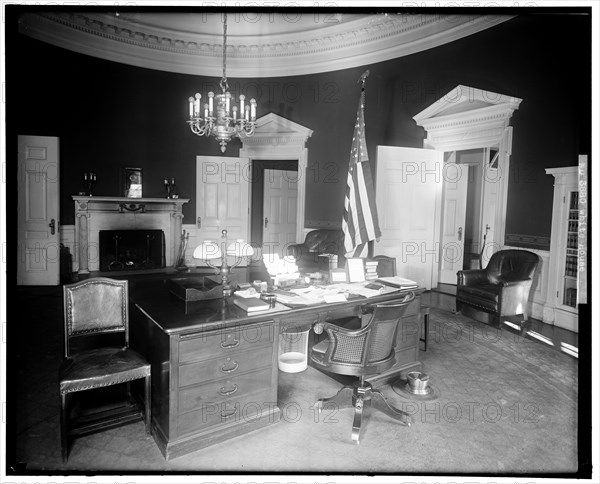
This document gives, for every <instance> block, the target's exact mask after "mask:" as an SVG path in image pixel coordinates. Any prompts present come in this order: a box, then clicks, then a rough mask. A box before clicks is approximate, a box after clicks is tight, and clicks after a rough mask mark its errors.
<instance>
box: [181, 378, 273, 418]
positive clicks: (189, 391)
mask: <svg viewBox="0 0 600 484" xmlns="http://www.w3.org/2000/svg"><path fill="white" fill-rule="evenodd" d="M272 373H273V370H272V369H271V368H264V369H262V370H258V371H253V372H250V373H245V374H243V375H237V376H234V377H231V378H227V379H225V380H218V381H213V382H210V383H206V384H204V385H198V386H193V387H187V388H183V389H181V390H179V405H178V411H179V413H185V412H189V411H190V410H194V409H197V408H201V407H202V405H207V404H213V403H219V402H223V401H226V400H231V399H235V398H242V397H244V396H245V395H248V394H250V393H252V392H254V391H256V389H258V388H269V387H270V386H271V377H272Z"/></svg>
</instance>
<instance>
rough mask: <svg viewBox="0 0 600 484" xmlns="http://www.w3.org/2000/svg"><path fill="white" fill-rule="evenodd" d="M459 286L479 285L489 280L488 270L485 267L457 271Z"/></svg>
mask: <svg viewBox="0 0 600 484" xmlns="http://www.w3.org/2000/svg"><path fill="white" fill-rule="evenodd" d="M456 276H457V279H458V285H459V286H477V285H479V284H487V283H488V282H489V279H488V276H487V272H486V271H485V270H484V269H468V270H465V271H458V272H457V273H456Z"/></svg>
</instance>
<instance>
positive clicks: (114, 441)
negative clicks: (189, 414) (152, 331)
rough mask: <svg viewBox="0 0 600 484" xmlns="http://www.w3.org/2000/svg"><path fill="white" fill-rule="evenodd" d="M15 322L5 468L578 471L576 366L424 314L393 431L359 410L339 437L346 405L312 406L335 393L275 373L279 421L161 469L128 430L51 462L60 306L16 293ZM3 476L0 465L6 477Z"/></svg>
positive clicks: (454, 318)
mask: <svg viewBox="0 0 600 484" xmlns="http://www.w3.org/2000/svg"><path fill="white" fill-rule="evenodd" d="M19 298H20V304H22V307H23V308H24V315H23V317H22V318H20V321H19V322H18V324H19V325H20V326H19V328H18V329H14V328H13V329H12V330H10V331H9V342H10V343H9V344H10V345H11V349H12V350H14V351H12V352H11V353H10V354H9V359H8V375H9V377H13V378H9V388H8V392H9V393H8V395H9V404H8V407H7V417H8V420H9V422H11V423H12V424H14V426H13V427H12V429H13V430H14V433H13V434H12V435H11V434H9V436H8V448H7V454H8V457H7V462H8V465H9V469H7V473H8V474H12V473H16V474H34V475H46V474H53V473H66V474H73V473H80V472H83V473H86V474H95V473H108V474H119V473H123V472H131V473H134V474H137V473H146V472H156V473H160V474H163V473H170V472H178V473H186V474H206V473H222V472H227V473H229V472H241V473H246V472H248V473H261V474H262V473H270V472H274V473H279V474H281V473H291V474H298V473H318V474H322V473H325V474H330V473H344V474H387V473H391V474H414V475H424V474H450V475H454V474H475V475H487V474H504V475H506V474H508V475H528V476H533V475H537V476H543V475H549V474H552V473H571V472H575V471H576V470H577V468H578V449H577V439H578V435H577V423H578V415H577V409H578V361H577V359H575V358H572V357H570V356H567V355H565V354H563V353H561V352H559V351H556V350H555V349H553V348H552V347H551V346H548V345H545V344H543V343H540V342H537V341H533V340H530V339H525V338H522V337H521V336H519V335H517V334H515V333H514V332H511V331H508V330H506V329H505V330H496V329H494V328H492V327H490V326H487V325H485V324H482V323H478V322H475V321H472V320H469V319H467V318H465V317H463V316H459V315H455V314H452V313H450V312H447V311H443V310H439V309H433V308H432V310H431V322H430V328H429V330H430V334H429V345H428V349H427V352H421V361H422V363H423V371H425V372H426V373H427V374H429V375H430V378H431V383H432V385H433V389H434V392H433V393H432V394H430V395H428V396H426V397H416V396H414V395H409V394H407V393H406V392H404V391H403V382H402V381H400V380H399V381H398V382H397V383H396V385H395V386H385V387H383V388H382V391H383V392H384V394H385V395H386V396H387V397H388V399H389V401H390V402H391V403H393V404H395V405H396V406H398V407H400V408H403V409H404V410H406V411H408V412H410V413H411V415H412V418H413V422H414V423H413V425H412V426H411V427H404V426H400V425H397V423H396V422H394V421H393V420H391V419H389V418H388V417H387V416H385V415H383V414H379V413H372V414H369V417H368V418H367V421H366V424H365V428H364V431H363V435H362V440H361V444H360V445H359V446H356V445H354V444H353V443H352V442H351V439H350V436H351V427H352V412H353V411H352V409H341V410H337V411H334V410H327V409H325V410H324V411H323V412H322V413H321V414H319V413H316V412H315V411H314V410H313V407H312V405H313V404H314V402H315V401H316V400H317V399H318V398H320V397H326V396H331V395H333V394H334V393H335V392H337V390H338V389H339V387H340V385H339V383H337V382H336V381H335V380H333V379H331V378H330V377H329V376H327V375H325V374H323V373H320V372H318V371H317V370H315V369H313V368H310V367H309V368H308V369H307V370H306V371H305V372H302V373H298V374H286V373H282V372H280V373H279V376H280V381H279V405H280V407H281V409H282V420H281V422H279V423H277V424H274V425H272V426H270V427H268V428H264V429H260V430H257V431H256V432H252V433H250V434H247V435H244V436H241V437H238V438H235V439H232V440H229V441H227V442H224V443H222V444H217V445H214V446H212V447H209V448H206V449H203V450H200V451H197V452H194V453H191V454H189V455H186V456H183V457H180V458H177V459H173V460H171V461H169V462H167V461H165V460H164V458H163V457H162V454H161V453H160V452H159V450H158V448H157V446H156V444H155V443H154V440H153V439H152V438H151V437H149V436H147V435H146V434H145V431H144V426H143V424H142V423H141V422H139V423H134V424H130V425H128V426H125V427H121V428H118V429H112V430H108V431H105V432H102V433H99V434H95V435H91V436H87V437H83V438H80V439H78V440H76V441H75V443H74V444H73V447H72V450H71V455H70V458H69V461H68V463H67V464H63V463H62V460H61V454H60V442H59V417H58V416H59V412H58V391H57V382H56V375H57V369H58V365H59V362H60V358H61V344H62V343H61V335H62V301H61V298H60V297H58V296H57V294H55V293H52V291H50V292H49V291H48V290H40V291H39V292H37V293H36V291H35V290H29V291H23V292H22V293H21V294H20V295H19ZM11 469H12V470H11Z"/></svg>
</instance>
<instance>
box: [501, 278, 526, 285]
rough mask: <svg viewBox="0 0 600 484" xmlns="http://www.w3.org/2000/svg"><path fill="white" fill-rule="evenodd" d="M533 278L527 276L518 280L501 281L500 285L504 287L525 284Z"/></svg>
mask: <svg viewBox="0 0 600 484" xmlns="http://www.w3.org/2000/svg"><path fill="white" fill-rule="evenodd" d="M531 282H532V281H531V278H527V279H519V280H516V281H501V282H500V283H499V285H500V286H502V287H512V286H523V285H525V284H530V283H531Z"/></svg>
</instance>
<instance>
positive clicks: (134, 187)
mask: <svg viewBox="0 0 600 484" xmlns="http://www.w3.org/2000/svg"><path fill="white" fill-rule="evenodd" d="M123 179H124V181H125V183H124V191H125V193H124V196H126V197H129V198H142V169H141V168H131V167H127V168H125V169H124V178H123Z"/></svg>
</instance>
